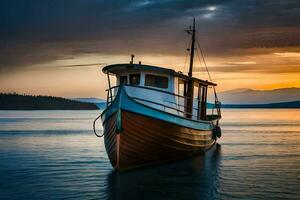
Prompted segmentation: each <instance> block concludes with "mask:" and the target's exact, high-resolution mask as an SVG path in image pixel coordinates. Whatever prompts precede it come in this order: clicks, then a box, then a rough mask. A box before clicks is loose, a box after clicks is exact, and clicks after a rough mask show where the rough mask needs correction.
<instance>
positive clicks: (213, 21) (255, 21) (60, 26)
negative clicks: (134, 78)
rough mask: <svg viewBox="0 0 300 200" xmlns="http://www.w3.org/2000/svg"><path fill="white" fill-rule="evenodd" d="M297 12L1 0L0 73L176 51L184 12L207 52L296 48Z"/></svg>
mask: <svg viewBox="0 0 300 200" xmlns="http://www.w3.org/2000/svg"><path fill="white" fill-rule="evenodd" d="M299 10H300V3H299V2H297V1H290V0H286V1H250V0H245V1H230V0H228V1H226V0H204V1H201V2H200V1H192V0H187V1H175V0H174V1H172V0H142V1H137V0H134V1H129V0H128V1H125V0H124V1H108V0H103V1H98V0H89V1H87V0H73V1H71V0H65V1H61V0H44V1H36V0H27V1H18V0H3V1H1V2H0V44H1V45H0V60H1V63H0V71H1V74H4V73H6V71H10V70H19V69H21V68H23V67H27V66H31V65H34V64H39V63H47V62H51V61H55V60H61V59H65V58H67V59H69V58H70V57H77V56H80V55H85V54H113V55H125V54H131V53H132V52H134V53H138V54H140V55H144V54H157V55H184V53H185V52H184V49H185V47H186V45H187V42H188V38H187V36H186V35H184V34H185V33H184V31H183V30H184V29H185V28H186V27H187V26H188V25H189V23H190V22H191V17H192V16H196V17H197V28H198V29H197V31H198V32H197V36H198V38H200V41H201V45H202V47H203V49H204V50H205V53H206V55H208V56H215V57H216V56H219V57H222V56H229V55H233V54H235V55H237V54H241V55H245V54H246V53H249V52H247V51H244V50H245V49H246V50H247V49H253V48H263V49H265V50H266V51H268V49H269V48H291V47H294V48H299V47H300V34H298V33H299V31H300V27H299V21H298V20H299V17H300V16H299V15H300V14H299V13H300V12H299ZM272 50H273V49H272ZM273 52H274V51H273ZM251 53H253V52H251ZM270 53H271V52H270ZM100 62H101V61H100ZM83 64H84V63H83Z"/></svg>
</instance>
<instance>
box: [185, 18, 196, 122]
mask: <svg viewBox="0 0 300 200" xmlns="http://www.w3.org/2000/svg"><path fill="white" fill-rule="evenodd" d="M195 32H196V31H195V18H194V19H193V29H191V27H190V29H189V30H187V33H188V34H192V44H191V49H190V51H191V58H190V68H189V73H188V76H189V79H188V83H187V101H186V109H185V112H186V117H188V118H192V115H193V96H194V82H193V64H194V50H195Z"/></svg>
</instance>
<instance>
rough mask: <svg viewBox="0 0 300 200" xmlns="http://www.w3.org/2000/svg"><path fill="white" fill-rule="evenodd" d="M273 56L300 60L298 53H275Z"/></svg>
mask: <svg viewBox="0 0 300 200" xmlns="http://www.w3.org/2000/svg"><path fill="white" fill-rule="evenodd" d="M273 54H274V55H276V56H279V57H284V58H300V53H297V52H283V53H273Z"/></svg>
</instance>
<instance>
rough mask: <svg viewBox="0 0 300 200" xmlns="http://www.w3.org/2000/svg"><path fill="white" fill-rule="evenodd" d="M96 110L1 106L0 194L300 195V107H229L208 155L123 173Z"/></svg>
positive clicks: (14, 196) (116, 196) (95, 196)
mask: <svg viewBox="0 0 300 200" xmlns="http://www.w3.org/2000/svg"><path fill="white" fill-rule="evenodd" d="M97 114H98V113H97V112H96V111H19V112H17V111H0V199H1V200H2V199H300V110H263V109H253V110H250V109H249V110H223V119H222V122H221V127H222V129H223V136H222V139H220V140H219V141H218V143H219V145H218V146H216V148H214V149H212V151H210V152H208V153H207V155H206V156H205V157H201V156H198V157H194V158H189V159H186V160H181V161H176V162H172V163H169V164H165V165H161V166H155V167H150V168H144V169H140V170H135V171H131V172H127V173H122V174H119V173H116V172H115V171H114V170H113V169H112V167H111V166H110V163H109V160H108V158H107V155H106V152H105V148H104V145H103V140H102V139H98V138H96V137H95V136H94V135H93V132H92V130H91V127H92V121H93V119H94V118H95V117H96V116H97ZM99 129H101V127H99Z"/></svg>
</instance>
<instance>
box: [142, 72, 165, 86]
mask: <svg viewBox="0 0 300 200" xmlns="http://www.w3.org/2000/svg"><path fill="white" fill-rule="evenodd" d="M168 82H169V80H168V77H164V76H156V75H151V74H147V75H146V78H145V86H152V87H158V88H168Z"/></svg>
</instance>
